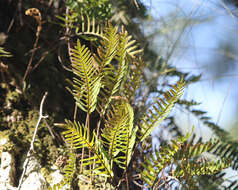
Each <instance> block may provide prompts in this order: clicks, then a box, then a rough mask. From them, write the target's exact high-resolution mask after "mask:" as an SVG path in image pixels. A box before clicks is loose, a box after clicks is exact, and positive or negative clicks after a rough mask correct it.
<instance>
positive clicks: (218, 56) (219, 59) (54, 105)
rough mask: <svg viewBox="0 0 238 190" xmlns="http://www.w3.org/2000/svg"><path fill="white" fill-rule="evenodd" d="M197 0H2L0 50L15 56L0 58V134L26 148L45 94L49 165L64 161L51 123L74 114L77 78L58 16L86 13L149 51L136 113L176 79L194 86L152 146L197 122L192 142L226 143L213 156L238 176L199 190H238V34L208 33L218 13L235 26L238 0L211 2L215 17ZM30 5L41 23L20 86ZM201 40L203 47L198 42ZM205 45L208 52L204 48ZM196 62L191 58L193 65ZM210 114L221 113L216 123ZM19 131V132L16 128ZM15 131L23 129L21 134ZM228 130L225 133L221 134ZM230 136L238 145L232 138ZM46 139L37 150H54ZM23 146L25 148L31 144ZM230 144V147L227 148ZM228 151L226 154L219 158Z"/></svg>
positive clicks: (30, 29)
mask: <svg viewBox="0 0 238 190" xmlns="http://www.w3.org/2000/svg"><path fill="white" fill-rule="evenodd" d="M198 2H199V3H197V4H196V3H191V4H189V5H191V6H189V5H187V3H186V1H182V0H180V1H177V2H176V3H175V2H170V1H160V0H150V1H139V0H138V1H136V0H111V1H109V0H66V1H64V0H50V1H48V0H32V1H24V0H19V1H12V0H3V1H0V19H1V25H0V46H1V49H0V50H1V51H6V52H10V54H11V55H12V57H0V63H1V84H0V85H1V86H0V92H1V94H0V106H1V111H0V127H1V128H0V130H1V131H6V130H9V131H11V132H14V134H17V135H16V137H17V140H16V142H18V143H19V142H21V139H22V134H24V135H25V131H24V132H23V131H22V128H24V127H26V126H31V127H32V124H29V123H30V122H32V118H35V117H31V116H32V114H33V113H34V112H35V111H37V110H38V106H39V102H40V99H41V97H42V95H43V93H44V92H45V91H48V92H49V97H48V98H47V102H48V103H47V105H46V107H45V111H46V112H47V113H48V114H49V115H50V119H49V121H48V123H47V125H49V126H51V128H52V129H53V131H54V134H55V140H54V142H51V143H50V144H51V145H52V144H53V145H52V146H53V147H54V148H53V150H54V151H55V152H56V154H55V155H52V159H51V160H50V161H49V162H53V161H54V160H53V159H55V158H57V156H58V155H60V151H56V148H58V147H61V145H62V139H61V136H60V135H59V132H60V131H61V129H58V128H55V127H54V126H53V123H55V122H57V123H58V122H63V121H64V119H65V118H68V119H71V118H73V113H74V111H73V110H74V102H73V98H72V97H71V95H70V94H69V93H68V92H67V91H66V89H65V87H66V86H67V85H68V84H67V82H66V79H67V78H70V77H72V76H71V73H70V72H69V71H67V70H65V69H64V67H65V66H66V67H67V66H69V65H70V63H69V60H68V54H67V41H66V38H67V36H65V28H64V27H62V24H63V23H62V20H60V19H59V17H58V16H60V17H63V16H65V15H67V13H66V7H68V8H69V9H70V10H71V13H72V12H73V13H75V14H76V16H75V17H76V18H79V17H80V15H81V14H87V15H88V16H89V17H95V18H96V20H97V22H102V21H103V22H104V21H106V20H110V21H111V22H112V23H113V24H116V25H124V26H125V28H126V29H127V30H128V32H129V33H130V34H131V35H132V36H133V37H134V38H135V39H136V40H137V41H138V42H139V43H140V46H141V48H143V49H144V55H143V59H144V61H145V65H146V67H145V69H144V71H143V82H142V86H141V88H140V89H139V90H138V93H137V97H136V103H137V104H136V105H135V106H134V109H135V110H136V114H138V115H139V114H140V113H143V110H145V109H146V108H147V107H148V106H149V105H150V102H151V100H152V99H153V97H155V96H160V95H161V94H162V93H163V92H164V91H166V90H167V89H168V88H169V87H170V86H171V84H174V82H175V81H177V80H178V79H179V78H181V77H184V78H185V80H186V82H187V84H188V85H189V86H188V90H187V94H185V96H184V97H183V98H182V99H181V101H179V103H178V104H177V106H176V108H177V109H176V110H175V111H174V113H173V115H171V117H169V118H168V119H167V120H166V122H164V124H162V126H164V128H162V127H160V129H158V130H156V131H155V132H154V138H153V139H152V141H153V142H154V144H155V142H158V143H159V144H163V143H165V142H167V141H168V140H169V139H170V138H173V137H176V136H179V135H181V134H182V133H183V131H186V130H187V129H186V127H187V126H190V127H191V126H192V125H193V124H195V126H196V128H195V133H196V135H195V136H196V138H195V137H194V139H198V138H209V136H207V134H210V136H212V137H214V136H216V137H218V138H220V139H221V140H222V143H223V144H222V143H221V145H220V147H219V148H217V149H215V150H212V151H213V152H215V153H216V154H218V155H222V156H224V157H228V158H231V159H232V160H233V165H232V166H233V169H234V170H233V171H231V170H228V173H232V175H233V176H236V177H234V178H227V177H225V178H224V177H223V173H219V174H217V176H206V177H202V178H201V179H200V185H201V188H200V189H224V188H227V189H238V183H237V182H236V179H237V163H238V148H237V147H238V146H237V142H236V141H235V140H238V139H237V135H238V131H237V118H236V116H237V113H238V109H237V107H238V106H237V101H234V100H236V99H237V96H238V93H237V85H236V83H237V82H238V80H237V54H238V48H237V43H236V41H237V40H236V39H237V29H238V28H237V25H235V27H236V28H235V27H232V29H231V30H232V32H231V33H232V34H233V35H231V33H226V32H224V31H222V32H220V31H219V30H216V29H215V28H210V29H207V28H209V27H210V25H212V24H214V23H213V22H214V20H216V19H217V18H218V17H219V16H220V15H221V14H222V15H223V16H224V15H226V16H225V18H223V20H222V23H223V24H224V26H223V27H224V28H226V29H227V28H228V29H229V28H231V24H233V23H237V22H238V18H237V11H238V9H237V7H238V5H237V1H235V0H226V1H222V0H216V1H211V2H210V4H209V9H208V10H213V11H214V10H215V11H214V12H212V11H211V12H209V11H208V12H209V14H208V13H207V12H205V11H204V7H206V5H208V4H206V3H204V1H198ZM180 3H181V4H180ZM31 7H35V8H38V9H39V10H40V12H41V15H42V21H43V24H42V31H41V33H40V37H39V43H38V45H37V48H36V53H35V56H34V58H33V66H32V69H31V70H30V73H29V74H28V76H27V78H26V80H25V81H22V79H23V76H24V73H25V70H26V68H27V65H28V63H29V59H30V57H31V54H32V51H33V49H32V48H33V44H34V41H35V37H36V28H37V23H36V21H35V20H34V19H33V18H31V17H28V16H26V15H25V10H27V9H28V8H31ZM171 7H172V8H171ZM220 12H221V13H220ZM231 20H232V21H231ZM79 21H80V19H79ZM204 26H206V27H207V28H206V27H204ZM232 26H233V25H232ZM203 27H204V28H205V29H204V28H203ZM195 28H198V30H195V32H194V33H193V34H192V32H191V31H192V30H194V29H195ZM203 30H212V31H213V33H214V34H213V35H211V36H210V40H209V41H206V40H204V39H203V36H202V35H204V33H202V31H203ZM219 32H220V33H219ZM217 33H219V34H221V33H222V34H223V35H221V36H222V38H219V40H217V41H215V42H214V40H213V38H215V37H216V35H217ZM71 34H72V33H71ZM71 37H72V43H74V42H75V41H76V39H77V36H76V35H72V36H71ZM81 40H84V43H85V44H87V45H90V44H91V42H90V40H89V41H87V40H85V39H81ZM197 40H200V42H199V43H197V42H196V41H197ZM191 41H192V42H193V43H191ZM197 44H198V46H199V47H197ZM207 44H208V46H207V47H208V48H207V47H203V46H206V45H207ZM209 44H213V46H212V48H209V47H210V46H209ZM200 46H201V47H200ZM2 48H4V49H2ZM199 50H201V51H199ZM187 52H189V53H187ZM201 52H203V53H204V52H205V53H206V55H207V56H205V57H202V55H200V53H201ZM208 54H209V56H208ZM191 57H193V58H194V59H193V60H192V58H191ZM195 59H196V60H199V61H197V62H196V63H193V64H192V63H191V62H195V61H194V60H195ZM62 64H63V65H62ZM187 68H189V69H187ZM197 68H198V69H197ZM231 72H232V74H231V75H230V73H231ZM200 74H201V75H200ZM204 81H205V82H207V83H204ZM211 83H212V85H211ZM230 83H232V84H233V85H232V100H233V102H232V104H233V105H232V107H231V109H232V113H231V112H229V111H227V110H228V109H229V107H228V108H227V109H225V106H224V105H225V103H226V97H227V96H228V95H229V92H230V91H229V87H227V84H230ZM204 84H205V85H204ZM199 86H200V87H201V86H202V88H203V90H204V91H206V88H211V86H212V87H214V88H216V89H217V88H218V89H219V92H220V91H221V92H222V93H223V94H222V95H221V97H222V98H221V99H220V100H219V101H220V103H219V104H220V105H221V106H220V107H218V106H217V105H214V102H213V101H212V98H211V97H210V95H208V96H209V97H210V99H209V98H205V99H202V98H201V99H200V98H199V94H201V93H203V92H199V90H200V89H201V88H200V87H199ZM227 88H228V90H227ZM190 92H191V93H192V94H193V96H192V97H190V96H189V95H188V94H189V93H190ZM212 92H213V94H212V95H211V96H212V97H216V96H219V95H217V94H216V93H219V92H217V91H212ZM194 94H195V95H194ZM227 94H228V95H227ZM227 101H228V100H227ZM201 102H202V103H201ZM210 102H211V103H210ZM204 105H205V106H204ZM229 105H230V104H229ZM204 109H205V110H206V111H208V113H207V112H206V111H204ZM211 110H215V111H216V114H215V117H214V114H213V113H212V111H211ZM217 110H219V111H217ZM221 111H222V112H221ZM226 111H227V112H228V114H226ZM79 114H80V113H79ZM210 114H211V115H210ZM223 114H226V115H225V116H226V117H228V116H231V117H229V118H230V119H229V121H228V120H226V123H222V127H219V126H218V124H219V118H220V117H222V116H223ZM95 117H96V116H95ZM35 120H36V119H35ZM216 120H217V121H216ZM231 120H232V121H231ZM33 121H34V120H33ZM186 121H188V122H186ZM223 124H224V126H223ZM225 124H226V126H225ZM17 125H19V126H21V127H17ZM45 125H46V124H45ZM42 127H43V125H42ZM18 128H19V130H21V131H18ZM225 128H226V129H227V131H225V130H224V129H225ZM26 130H27V129H26ZM189 130H191V128H190V129H189ZM29 131H30V130H29ZM201 131H202V132H201ZM208 131H209V132H208ZM207 132H208V133H207ZM231 136H233V137H234V139H235V140H231V138H230V137H231ZM41 137H42V138H44V139H46V140H45V142H43V144H42V145H40V146H39V148H40V147H47V146H49V145H48V144H47V142H48V140H47V139H49V133H47V130H45V131H44V130H43V129H42V133H41ZM194 139H193V140H194ZM194 141H196V140H194ZM44 143H45V144H44ZM20 144H21V146H22V144H24V146H27V143H26V142H24V143H23V142H22V143H20ZM28 144H29V143H28ZM228 144H229V147H230V148H229V149H228V148H227V147H228ZM224 147H225V150H227V152H222V149H224ZM25 150H26V149H25ZM151 150H152V148H151ZM19 152H20V154H23V153H24V148H22V149H21V151H19ZM20 154H18V156H19V155H20ZM47 154H48V152H42V156H41V159H42V162H44V163H47V161H46V160H44V158H45V157H47ZM225 172H226V171H225ZM214 179H216V180H214ZM209 184H210V186H209ZM222 186H223V187H222Z"/></svg>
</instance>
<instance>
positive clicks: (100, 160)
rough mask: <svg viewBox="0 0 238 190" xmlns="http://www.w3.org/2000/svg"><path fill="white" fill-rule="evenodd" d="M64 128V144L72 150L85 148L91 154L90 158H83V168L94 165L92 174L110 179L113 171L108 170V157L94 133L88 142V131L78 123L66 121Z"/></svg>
mask: <svg viewBox="0 0 238 190" xmlns="http://www.w3.org/2000/svg"><path fill="white" fill-rule="evenodd" d="M65 126H66V128H67V130H66V131H64V132H63V133H62V134H63V135H64V137H65V140H66V142H67V143H69V144H70V145H71V146H72V147H73V148H74V149H79V148H87V149H88V150H89V151H90V152H91V153H92V154H93V155H92V156H91V157H87V158H83V160H82V162H83V166H89V165H91V166H93V165H94V164H95V163H96V168H94V169H93V170H92V171H93V174H95V175H99V174H100V175H105V176H109V177H111V178H112V177H113V171H112V169H111V168H110V165H109V162H108V156H107V154H106V151H105V150H104V149H103V146H102V144H101V143H100V141H99V140H98V139H97V138H96V135H95V133H93V136H92V139H91V140H90V138H89V134H88V130H87V129H86V128H85V126H83V125H81V124H80V123H77V122H76V121H75V122H74V123H73V122H71V121H67V120H66V125H65Z"/></svg>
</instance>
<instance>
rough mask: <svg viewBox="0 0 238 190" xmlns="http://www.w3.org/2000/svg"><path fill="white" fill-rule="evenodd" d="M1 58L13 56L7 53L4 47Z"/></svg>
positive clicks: (1, 49) (1, 50)
mask: <svg viewBox="0 0 238 190" xmlns="http://www.w3.org/2000/svg"><path fill="white" fill-rule="evenodd" d="M0 57H12V54H11V53H9V52H7V51H5V50H4V48H3V47H0Z"/></svg>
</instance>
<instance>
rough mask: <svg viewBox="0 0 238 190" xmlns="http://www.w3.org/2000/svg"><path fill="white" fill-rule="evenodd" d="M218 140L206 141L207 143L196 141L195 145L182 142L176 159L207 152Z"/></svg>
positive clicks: (188, 157)
mask: <svg viewBox="0 0 238 190" xmlns="http://www.w3.org/2000/svg"><path fill="white" fill-rule="evenodd" d="M218 143H219V141H217V140H216V141H214V142H212V141H208V142H207V143H201V142H197V143H196V144H195V145H192V144H190V143H189V144H184V145H183V147H182V149H181V150H180V151H179V152H178V153H177V154H176V159H177V160H180V159H182V158H185V159H190V158H192V157H196V156H199V155H201V154H202V153H203V152H208V151H209V150H210V149H211V148H212V147H214V146H216V145H217V144H218Z"/></svg>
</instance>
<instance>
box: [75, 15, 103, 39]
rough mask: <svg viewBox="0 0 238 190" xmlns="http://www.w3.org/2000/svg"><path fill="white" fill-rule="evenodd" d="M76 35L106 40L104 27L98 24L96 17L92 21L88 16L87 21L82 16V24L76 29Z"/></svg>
mask: <svg viewBox="0 0 238 190" xmlns="http://www.w3.org/2000/svg"><path fill="white" fill-rule="evenodd" d="M75 34H76V35H78V36H85V35H86V36H87V35H92V36H97V37H100V38H105V37H104V35H103V27H102V26H101V25H99V24H96V22H95V18H94V17H93V18H92V20H90V18H89V16H88V15H86V19H85V16H83V15H82V16H81V24H80V26H77V27H76V29H75Z"/></svg>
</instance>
